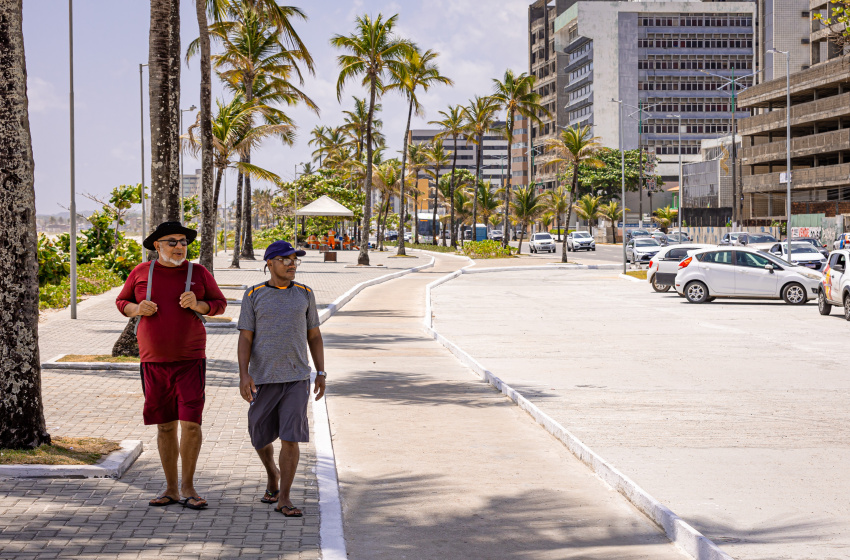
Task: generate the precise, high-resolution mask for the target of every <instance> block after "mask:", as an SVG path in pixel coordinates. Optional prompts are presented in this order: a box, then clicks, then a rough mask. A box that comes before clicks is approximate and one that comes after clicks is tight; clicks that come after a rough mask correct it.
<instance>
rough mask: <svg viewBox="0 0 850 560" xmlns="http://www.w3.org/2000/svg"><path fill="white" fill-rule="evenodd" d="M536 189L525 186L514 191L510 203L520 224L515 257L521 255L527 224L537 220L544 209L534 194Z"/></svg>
mask: <svg viewBox="0 0 850 560" xmlns="http://www.w3.org/2000/svg"><path fill="white" fill-rule="evenodd" d="M535 190H536V189H535V188H534V187H533V186H532V185H526V186H524V187H520V188H518V189H516V191H515V193H514V200H513V202H511V210H513V212H514V216H516V220H517V222H518V223H519V224H520V229H519V249H518V250H517V255H519V254H521V253H522V238H523V235H525V228H526V226H528V222H530V221H532V220H535V219H537V216H539V215H540V213H541V212H543V210H544V209H545V207H544V206H543V204H541V201H540V198H539V197H538V196H537V194H535V192H534V191H535Z"/></svg>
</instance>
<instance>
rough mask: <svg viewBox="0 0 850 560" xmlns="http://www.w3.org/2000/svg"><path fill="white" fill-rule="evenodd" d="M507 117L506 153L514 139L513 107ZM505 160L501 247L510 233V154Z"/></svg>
mask: <svg viewBox="0 0 850 560" xmlns="http://www.w3.org/2000/svg"><path fill="white" fill-rule="evenodd" d="M508 117H509V118H508V122H507V123H505V131H506V134H505V136H507V140H508V154H510V147H511V145H512V144H513V141H514V131H513V128H514V110H513V109H511V110H510V115H509V116H508ZM507 160H508V175H507V179H506V180H505V185H504V187H505V196H504V199H505V225H504V228H503V230H502V247H507V246H508V244H509V243H510V233H509V230H508V224H509V220H508V219H509V217H510V214H511V173H512V171H511V158H510V156H508V158H507Z"/></svg>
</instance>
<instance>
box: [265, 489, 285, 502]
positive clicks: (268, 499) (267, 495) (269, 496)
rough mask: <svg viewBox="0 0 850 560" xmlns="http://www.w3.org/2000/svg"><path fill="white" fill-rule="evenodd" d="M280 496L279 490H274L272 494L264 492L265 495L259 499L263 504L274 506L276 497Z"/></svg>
mask: <svg viewBox="0 0 850 560" xmlns="http://www.w3.org/2000/svg"><path fill="white" fill-rule="evenodd" d="M278 494H280V490H275V491H274V492H269V491H268V490H266V493H265V494H264V495H263V497H262V498H260V501H261V502H263V503H264V504H276V503H277V495H278Z"/></svg>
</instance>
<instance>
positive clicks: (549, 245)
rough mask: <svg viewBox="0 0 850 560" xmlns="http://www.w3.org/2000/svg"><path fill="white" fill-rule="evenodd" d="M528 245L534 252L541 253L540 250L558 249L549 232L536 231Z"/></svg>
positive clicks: (552, 250) (553, 250) (549, 251)
mask: <svg viewBox="0 0 850 560" xmlns="http://www.w3.org/2000/svg"><path fill="white" fill-rule="evenodd" d="M528 247H529V248H530V250H531V252H532V253H539V252H540V251H545V252H547V253H554V252H555V251H556V250H557V248H556V245H555V240H554V239H552V236H551V235H549V234H548V233H535V234H534V235H532V236H531V239H530V240H529V242H528Z"/></svg>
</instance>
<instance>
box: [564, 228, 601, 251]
mask: <svg viewBox="0 0 850 560" xmlns="http://www.w3.org/2000/svg"><path fill="white" fill-rule="evenodd" d="M581 250H585V251H595V250H596V241H594V240H593V237H592V236H591V235H590V234H589V233H588V232H586V231H571V232H570V233H568V234H567V251H581Z"/></svg>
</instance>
